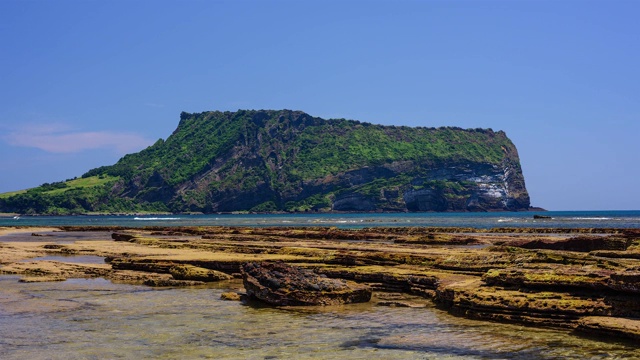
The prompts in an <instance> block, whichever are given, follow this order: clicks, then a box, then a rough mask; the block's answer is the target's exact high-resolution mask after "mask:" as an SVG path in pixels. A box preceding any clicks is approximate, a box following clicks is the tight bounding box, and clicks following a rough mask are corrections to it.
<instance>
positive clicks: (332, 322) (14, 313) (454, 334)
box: [0, 276, 637, 359]
mask: <svg viewBox="0 0 640 360" xmlns="http://www.w3.org/2000/svg"><path fill="white" fill-rule="evenodd" d="M234 286H235V287H237V286H238V283H237V282H229V283H224V284H221V285H218V286H216V287H208V288H181V289H154V288H149V287H144V286H133V285H124V284H113V283H110V282H108V281H106V280H102V279H95V280H86V279H74V280H68V281H65V282H54V283H27V284H19V283H18V282H17V277H14V276H1V277H0V289H1V290H0V358H2V359H63V358H64V359H102V358H124V359H131V358H166V359H170V358H213V359H291V358H296V359H301V358H302V359H303V358H341V359H436V358H437V359H442V358H445V359H512V358H521V359H522V358H524V359H567V358H575V359H585V358H608V357H614V358H615V357H621V358H624V357H630V356H632V355H634V354H635V353H636V351H637V349H634V348H633V347H630V346H629V345H625V344H618V343H606V342H599V341H594V340H588V339H583V338H578V337H575V336H573V335H571V333H570V332H568V331H557V330H547V329H534V328H527V327H522V326H516V325H504V324H493V323H487V322H479V321H472V320H467V319H462V318H456V317H452V316H450V315H448V314H447V313H445V312H443V311H441V310H438V309H435V308H432V307H429V308H392V307H381V306H375V305H372V304H356V305H348V306H339V307H327V308H311V309H310V308H302V309H297V308H294V309H291V308H288V309H274V308H269V307H259V306H246V305H242V304H241V303H239V302H228V301H222V300H220V294H221V293H222V292H224V291H225V290H227V288H228V287H234Z"/></svg>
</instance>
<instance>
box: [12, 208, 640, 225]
mask: <svg viewBox="0 0 640 360" xmlns="http://www.w3.org/2000/svg"><path fill="white" fill-rule="evenodd" d="M534 215H543V216H549V217H551V219H534ZM16 225H20V226H68V225H76V226H91V225H94V226H127V227H144V226H265V227H266V226H336V227H340V228H364V227H376V226H391V227H396V226H439V227H470V228H477V229H491V228H496V227H533V228H640V211H545V212H489V213H345V214H333V213H331V214H212V215H183V214H180V215H120V216H116V215H98V216H85V215H81V216H19V217H17V218H14V217H12V216H5V217H0V226H16Z"/></svg>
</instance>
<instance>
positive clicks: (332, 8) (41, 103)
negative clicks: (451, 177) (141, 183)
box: [0, 0, 640, 210]
mask: <svg viewBox="0 0 640 360" xmlns="http://www.w3.org/2000/svg"><path fill="white" fill-rule="evenodd" d="M639 13H640V2H638V1H587V0H585V1H578V0H574V1H543V0H536V1H525V0H520V1H482V0H474V1H355V0H352V1H181V2H178V1H144V0H137V1H107V2H102V1H100V2H98V1H66V0H59V1H13V0H2V1H0V49H1V51H0V75H1V76H0V168H1V169H2V171H0V192H5V191H12V190H17V189H23V188H28V187H33V186H37V185H40V184H42V183H44V182H53V181H59V180H64V179H67V178H72V177H74V176H80V175H82V174H83V173H84V172H86V171H87V170H89V169H91V168H94V167H98V166H102V165H110V164H113V163H115V162H116V161H117V160H118V159H119V158H120V157H121V156H122V155H124V154H126V153H130V152H135V151H139V150H141V149H143V148H144V147H146V146H148V145H150V144H152V143H153V142H155V141H156V140H157V139H159V138H166V137H167V136H169V135H170V134H171V132H172V131H173V130H174V129H175V127H176V126H177V124H178V121H179V114H180V112H181V111H187V112H201V111H207V110H230V111H235V110H237V109H283V108H286V109H294V110H303V111H305V112H307V113H309V114H311V115H314V116H320V117H324V118H330V117H340V118H348V119H356V120H361V121H367V122H372V123H378V124H395V125H408V126H435V127H438V126H460V127H463V128H477V127H481V128H493V129H494V130H504V131H506V133H507V135H508V136H509V137H510V138H511V139H512V141H513V142H514V143H515V144H516V146H517V148H518V151H519V153H520V159H521V162H522V167H523V170H524V175H525V180H526V185H527V188H528V190H529V193H530V195H531V199H532V205H534V206H542V207H545V208H547V209H550V210H574V209H575V210H596V209H618V210H624V209H640V186H638V183H639V181H638V179H639V178H640V167H639V165H640V101H638V99H640V96H639V95H640V66H639V64H640V46H638V44H640V22H639V21H638V20H637V16H638V14H639Z"/></svg>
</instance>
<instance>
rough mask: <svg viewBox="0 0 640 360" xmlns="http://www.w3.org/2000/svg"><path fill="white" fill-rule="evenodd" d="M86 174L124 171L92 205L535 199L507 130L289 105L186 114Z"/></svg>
mask: <svg viewBox="0 0 640 360" xmlns="http://www.w3.org/2000/svg"><path fill="white" fill-rule="evenodd" d="M83 177H100V178H101V179H115V180H113V181H111V182H109V183H108V184H106V185H104V186H105V187H104V190H103V191H102V192H101V193H99V195H100V196H96V192H95V191H94V192H93V193H91V197H90V198H89V200H87V201H85V202H86V204H84V202H81V201H76V203H82V204H83V205H82V208H83V209H84V210H86V211H127V210H144V209H152V210H164V211H173V212H205V213H211V212H230V211H258V212H265V211H496V210H514V211H517V210H526V209H528V208H529V195H528V194H527V190H526V188H525V184H524V177H523V175H522V171H521V167H520V162H519V159H518V153H517V150H516V148H515V146H514V145H513V143H512V142H511V141H510V140H509V139H508V138H507V136H506V134H505V133H504V132H502V131H497V132H494V131H493V130H491V129H467V130H465V129H460V128H451V127H443V128H422V127H420V128H409V127H397V126H381V125H372V124H368V123H361V122H358V121H353V120H344V119H331V120H324V119H321V118H317V117H312V116H310V115H308V114H306V113H304V112H300V111H290V110H281V111H274V110H259V111H255V110H252V111H245V110H239V111H237V112H204V113H195V114H189V113H182V114H181V116H180V123H179V125H178V127H177V129H176V130H175V131H174V132H173V134H172V135H171V136H170V137H169V138H167V139H166V140H158V141H157V142H156V143H155V144H154V145H152V146H150V147H149V148H147V149H145V150H143V151H141V152H139V153H136V154H129V155H126V156H125V157H123V158H122V159H120V161H118V163H116V164H114V165H113V166H105V167H101V168H97V169H93V170H91V171H89V172H88V173H87V174H85V175H84V176H83ZM78 197H79V198H83V197H82V194H80V195H78ZM0 200H2V199H0ZM1 205H2V204H1V203H0V206H1ZM75 206H76V207H79V205H75ZM62 207H64V206H60V205H57V208H62ZM4 211H15V212H22V211H20V209H17V208H15V209H13V208H9V207H5V210H4Z"/></svg>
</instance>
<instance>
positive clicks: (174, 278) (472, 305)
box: [0, 227, 640, 339]
mask: <svg viewBox="0 0 640 360" xmlns="http://www.w3.org/2000/svg"><path fill="white" fill-rule="evenodd" d="M65 230H66V231H67V232H68V233H74V234H83V233H86V234H87V235H86V239H82V236H80V235H78V236H79V237H80V238H81V239H79V240H77V241H75V242H74V243H68V237H56V236H55V235H56V233H55V232H51V231H50V230H49V231H48V232H38V231H36V230H33V231H31V230H29V231H28V232H27V233H26V234H27V235H25V236H28V234H29V233H31V232H34V233H42V234H47V235H54V236H43V237H37V240H34V238H33V237H30V238H29V239H28V240H25V241H24V242H20V241H19V240H16V241H11V242H2V238H0V255H1V256H0V259H1V260H0V273H5V274H20V275H22V276H23V277H24V280H25V281H53V280H64V279H66V278H71V277H105V278H108V279H112V280H117V281H128V282H135V283H143V282H145V283H147V284H148V285H153V286H193V285H202V284H206V283H207V282H211V281H220V280H225V279H229V278H230V277H233V278H240V277H242V276H243V275H241V273H242V272H243V269H244V276H245V277H246V279H247V281H245V288H244V289H238V291H237V292H243V291H245V290H246V292H247V293H250V294H251V295H252V296H255V297H258V296H256V294H261V293H262V292H263V291H265V289H268V290H269V292H267V294H268V295H265V296H263V298H265V299H267V298H274V299H275V300H274V301H273V302H272V303H273V304H277V305H295V303H296V302H299V303H314V304H315V303H331V304H333V303H340V302H342V301H343V300H342V299H340V300H334V298H330V297H329V298H326V299H325V300H314V301H315V302H314V301H312V300H310V299H312V298H313V296H312V295H314V296H315V295H318V290H319V292H320V293H322V289H323V286H325V285H326V288H327V289H329V288H332V287H333V288H335V289H339V288H340V287H339V286H338V285H339V284H349V286H350V287H355V288H357V287H358V286H363V288H366V287H368V288H370V289H371V290H372V291H373V292H377V293H381V292H387V293H389V292H391V293H404V294H412V295H419V296H422V297H425V298H429V299H431V300H433V301H434V302H436V303H437V304H438V305H439V306H441V307H442V308H444V309H447V310H448V311H449V312H451V313H452V314H457V315H461V316H465V317H469V318H476V319H484V320H496V321H509V322H518V323H525V324H531V325H536V326H553V327H562V328H569V329H575V330H576V331H580V332H588V333H591V334H602V335H603V336H615V337H628V338H632V339H637V338H638V333H639V332H638V330H637V329H638V322H639V321H640V300H639V299H640V298H639V297H638V294H640V229H626V230H622V229H602V230H600V229H508V228H500V229H490V230H475V229H458V228H368V229H361V230H341V229H336V228H322V227H313V228H229V227H198V228H195V227H184V228H145V229H126V228H117V229H112V228H109V229H107V228H84V229H82V228H67V229H65ZM114 231H115V233H114ZM99 234H102V235H99ZM587 234H588V235H587ZM45 255H95V256H103V257H105V258H106V263H104V264H78V263H73V262H72V261H69V262H66V261H43V260H28V259H32V258H36V257H40V256H45ZM265 262H267V263H269V264H273V263H276V264H278V265H277V266H276V267H275V268H274V267H273V266H272V265H267V266H266V268H264V269H263V270H264V272H262V275H261V276H262V277H260V276H258V277H256V276H254V275H251V274H253V273H254V270H255V269H254V267H255V266H254V265H245V264H262V263H265ZM270 266H271V267H270ZM277 267H283V268H284V267H287V268H289V267H295V268H296V269H299V270H297V271H298V272H297V273H294V274H295V275H290V276H289V277H288V278H287V277H286V276H285V277H282V278H280V277H279V276H278V275H277V274H276V273H275V271H278V272H280V273H283V272H282V271H280V270H278V269H276V268H277ZM255 275H259V274H257V273H256V274H255ZM250 276H251V277H252V278H253V279H255V281H254V280H250ZM259 279H262V280H259ZM282 279H284V280H282ZM294 279H295V280H306V279H313V281H309V282H305V281H298V282H293V281H289V280H294ZM275 281H277V282H278V284H277V286H276V284H275ZM351 282H353V283H351ZM356 283H357V284H356ZM329 284H333V285H331V286H330V285H329ZM352 284H355V285H352ZM238 286H240V285H238ZM316 286H317V287H318V289H316V288H315V287H316ZM298 290H305V291H316V293H311V294H304V293H301V294H297V295H293V297H291V293H296V292H297V291H298ZM365 293H366V292H365ZM369 294H370V293H369ZM285 295H287V296H290V298H286V297H285ZM296 296H297V297H296ZM358 296H361V295H358ZM365 297H366V296H365V295H362V299H364V298H365ZM347 298H348V297H347ZM347 301H350V300H348V299H347ZM416 311H420V310H419V309H416Z"/></svg>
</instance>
